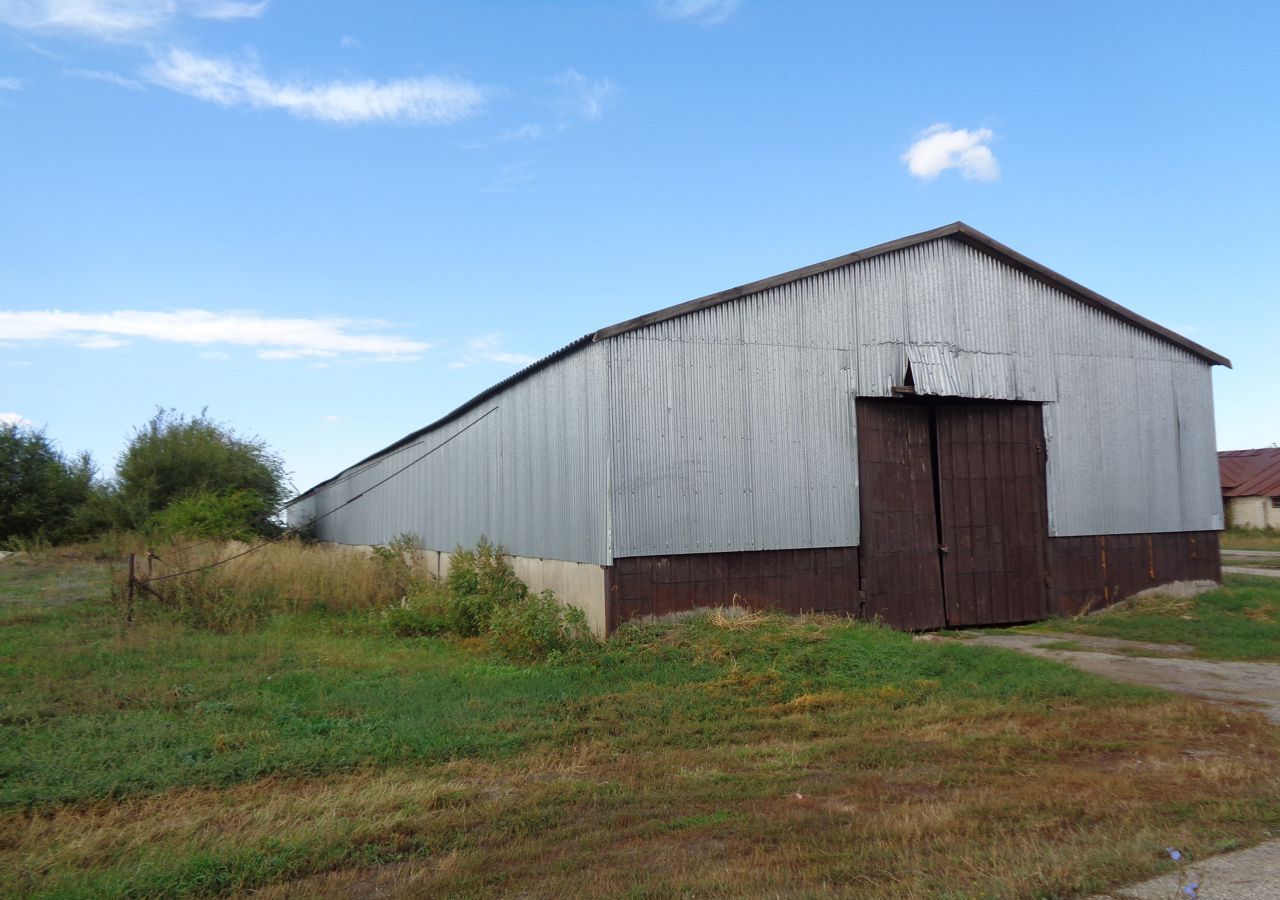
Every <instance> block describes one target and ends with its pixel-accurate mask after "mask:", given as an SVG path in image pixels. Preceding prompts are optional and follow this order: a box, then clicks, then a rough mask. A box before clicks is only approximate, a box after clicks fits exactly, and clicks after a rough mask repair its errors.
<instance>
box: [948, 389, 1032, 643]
mask: <svg viewBox="0 0 1280 900" xmlns="http://www.w3.org/2000/svg"><path fill="white" fill-rule="evenodd" d="M934 415H935V417H936V434H937V445H936V446H937V466H938V473H937V477H938V500H939V504H938V506H939V509H938V515H939V518H940V521H941V534H942V543H943V545H944V546H945V547H946V548H947V552H946V553H944V554H943V557H942V576H943V593H944V594H945V596H946V609H947V616H946V622H947V624H948V625H951V626H958V625H985V624H1007V623H1010V622H1030V621H1034V620H1036V619H1042V618H1044V617H1045V616H1046V615H1047V614H1048V613H1047V599H1046V592H1045V565H1046V563H1045V543H1046V541H1047V539H1048V529H1047V525H1048V519H1047V516H1046V513H1045V475H1044V454H1043V441H1044V432H1043V429H1042V428H1041V425H1040V407H1039V406H1037V405H1034V404H1029V403H964V402H961V403H954V404H949V403H944V404H939V405H937V406H936V407H935V409H934Z"/></svg>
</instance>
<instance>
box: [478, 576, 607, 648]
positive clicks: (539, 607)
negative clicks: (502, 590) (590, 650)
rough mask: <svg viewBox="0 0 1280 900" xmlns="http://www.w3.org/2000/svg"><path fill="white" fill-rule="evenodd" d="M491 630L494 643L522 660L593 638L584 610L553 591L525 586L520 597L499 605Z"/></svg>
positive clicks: (490, 624)
mask: <svg viewBox="0 0 1280 900" xmlns="http://www.w3.org/2000/svg"><path fill="white" fill-rule="evenodd" d="M489 631H490V634H491V636H492V639H493V644H494V646H495V647H497V648H498V650H500V651H501V652H502V653H503V654H504V655H505V656H507V657H508V658H510V659H513V660H516V661H519V662H534V661H536V660H540V659H546V657H547V656H548V655H549V654H551V653H563V652H565V651H567V650H570V649H571V648H573V647H575V646H578V645H580V644H583V643H586V642H588V641H590V640H591V631H590V629H588V628H587V617H586V616H585V615H583V613H582V610H580V609H577V608H576V607H571V606H570V607H566V606H562V605H561V604H560V602H559V601H558V600H556V597H555V594H553V593H552V592H551V591H543V592H542V593H540V594H535V593H533V592H532V591H528V590H526V592H525V595H524V596H523V597H521V598H520V599H518V600H514V601H512V602H510V603H505V604H503V605H500V606H498V607H497V608H495V609H494V610H493V613H492V616H491V618H490V620H489Z"/></svg>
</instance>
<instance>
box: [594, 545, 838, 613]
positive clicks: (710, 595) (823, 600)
mask: <svg viewBox="0 0 1280 900" xmlns="http://www.w3.org/2000/svg"><path fill="white" fill-rule="evenodd" d="M606 584H607V591H608V606H607V610H608V619H609V626H608V627H609V631H612V630H613V629H614V628H616V627H617V626H618V625H621V624H623V623H624V622H629V621H633V620H644V619H649V618H656V617H659V616H665V615H670V614H671V613H676V612H684V611H687V610H691V609H699V608H708V607H717V606H731V605H734V604H737V605H739V606H746V607H749V608H751V609H780V610H784V611H786V612H793V613H804V612H818V613H831V614H835V615H846V616H853V615H857V613H858V548H856V547H830V548H820V549H813V550H809V549H803V550H761V551H755V552H745V553H693V554H678V555H672V556H632V557H618V558H617V559H615V560H614V561H613V565H612V566H610V567H609V572H608V575H607V582H606Z"/></svg>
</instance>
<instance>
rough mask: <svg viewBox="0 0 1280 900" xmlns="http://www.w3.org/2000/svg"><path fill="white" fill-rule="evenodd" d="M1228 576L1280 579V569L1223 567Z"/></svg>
mask: <svg viewBox="0 0 1280 900" xmlns="http://www.w3.org/2000/svg"><path fill="white" fill-rule="evenodd" d="M1222 571H1223V572H1225V573H1227V574H1228V575H1261V576H1262V577H1263V578H1280V569H1260V568H1258V567H1257V566H1223V567H1222Z"/></svg>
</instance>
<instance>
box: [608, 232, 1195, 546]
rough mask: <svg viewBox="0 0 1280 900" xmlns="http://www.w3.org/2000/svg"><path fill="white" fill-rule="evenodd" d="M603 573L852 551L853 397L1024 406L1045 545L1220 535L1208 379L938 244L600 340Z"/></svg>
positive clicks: (1017, 278) (1014, 274) (1181, 356)
mask: <svg viewBox="0 0 1280 900" xmlns="http://www.w3.org/2000/svg"><path fill="white" fill-rule="evenodd" d="M608 343H609V344H610V345H611V347H612V356H611V360H612V361H611V369H610V416H611V420H612V438H611V448H612V454H613V460H612V465H613V496H612V504H613V508H612V520H613V523H614V524H613V527H614V531H615V545H614V554H615V555H617V556H631V555H654V554H672V553H701V552H708V551H721V550H760V549H793V548H803V547H829V546H848V545H852V544H856V543H857V542H858V504H857V491H856V483H857V482H856V471H857V462H856V458H855V457H856V440H855V435H854V428H855V425H854V422H853V420H852V414H851V402H852V396H853V394H854V393H856V394H857V395H859V396H865V397H884V396H889V395H890V394H891V389H892V387H893V386H894V385H900V384H902V383H903V382H904V376H905V372H906V367H907V365H908V363H910V365H911V370H912V375H913V378H914V381H915V384H916V390H917V391H918V392H919V393H922V394H932V395H938V396H956V397H973V398H983V399H1005V400H1028V401H1036V402H1042V403H1044V404H1045V407H1044V421H1045V434H1046V441H1047V448H1048V483H1049V497H1048V502H1049V518H1050V534H1052V535H1055V536H1064V535H1084V534H1119V533H1152V532H1164V531H1184V530H1203V529H1210V528H1215V527H1218V524H1220V522H1221V518H1220V517H1221V500H1220V498H1219V497H1218V493H1217V491H1218V488H1217V478H1218V475H1217V462H1216V456H1215V454H1214V452H1213V444H1214V435H1213V412H1212V396H1211V384H1210V374H1209V372H1210V368H1209V366H1208V365H1207V364H1206V363H1204V362H1203V361H1201V360H1199V359H1197V358H1196V357H1194V356H1192V355H1191V354H1190V353H1188V352H1187V351H1185V350H1183V349H1182V348H1180V347H1177V346H1174V345H1172V344H1170V343H1168V342H1167V341H1163V340H1160V339H1159V338H1156V337H1154V336H1152V335H1149V334H1147V333H1146V332H1143V331H1140V330H1139V329H1137V328H1135V327H1133V326H1132V325H1130V324H1128V323H1125V322H1122V321H1120V320H1118V319H1117V318H1115V317H1114V316H1112V315H1109V314H1107V313H1104V312H1102V311H1100V310H1097V309H1094V308H1092V307H1089V306H1087V305H1085V304H1084V303H1081V302H1080V301H1078V300H1076V299H1074V298H1073V297H1070V296H1068V295H1066V294H1064V293H1062V292H1061V291H1059V290H1057V289H1055V288H1052V287H1049V286H1047V285H1045V284H1044V283H1042V282H1040V281H1038V280H1036V279H1033V278H1031V277H1030V276H1028V275H1026V274H1024V273H1023V272H1020V271H1018V270H1017V269H1015V268H1013V267H1011V266H1008V265H1006V264H1004V263H1002V262H999V261H997V260H995V259H993V258H992V257H990V256H988V255H987V254H985V253H982V252H979V251H978V250H976V249H974V248H972V247H970V246H968V245H967V244H964V243H962V242H960V241H957V240H952V239H942V240H936V241H932V242H929V243H926V244H921V245H917V246H914V247H910V248H907V249H905V250H901V251H898V252H894V253H889V254H885V255H883V256H878V257H874V258H872V259H869V260H865V261H862V262H859V263H855V264H853V265H851V266H846V267H844V268H840V269H835V270H832V271H829V272H825V273H822V274H820V275H815V276H811V277H809V278H805V279H802V280H800V281H797V282H793V283H790V284H787V285H783V286H781V287H776V288H771V289H768V290H765V291H762V292H760V293H759V294H755V295H751V296H748V297H744V298H742V299H739V300H735V301H731V302H729V303H725V304H721V305H719V306H714V307H710V308H708V309H704V310H700V311H698V312H694V313H691V314H689V315H685V316H681V317H679V318H676V319H671V320H668V321H664V322H659V323H656V324H654V325H650V326H647V327H645V328H642V329H639V330H637V331H633V332H630V333H627V334H623V335H619V336H617V337H614V338H610V339H609V341H608Z"/></svg>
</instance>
